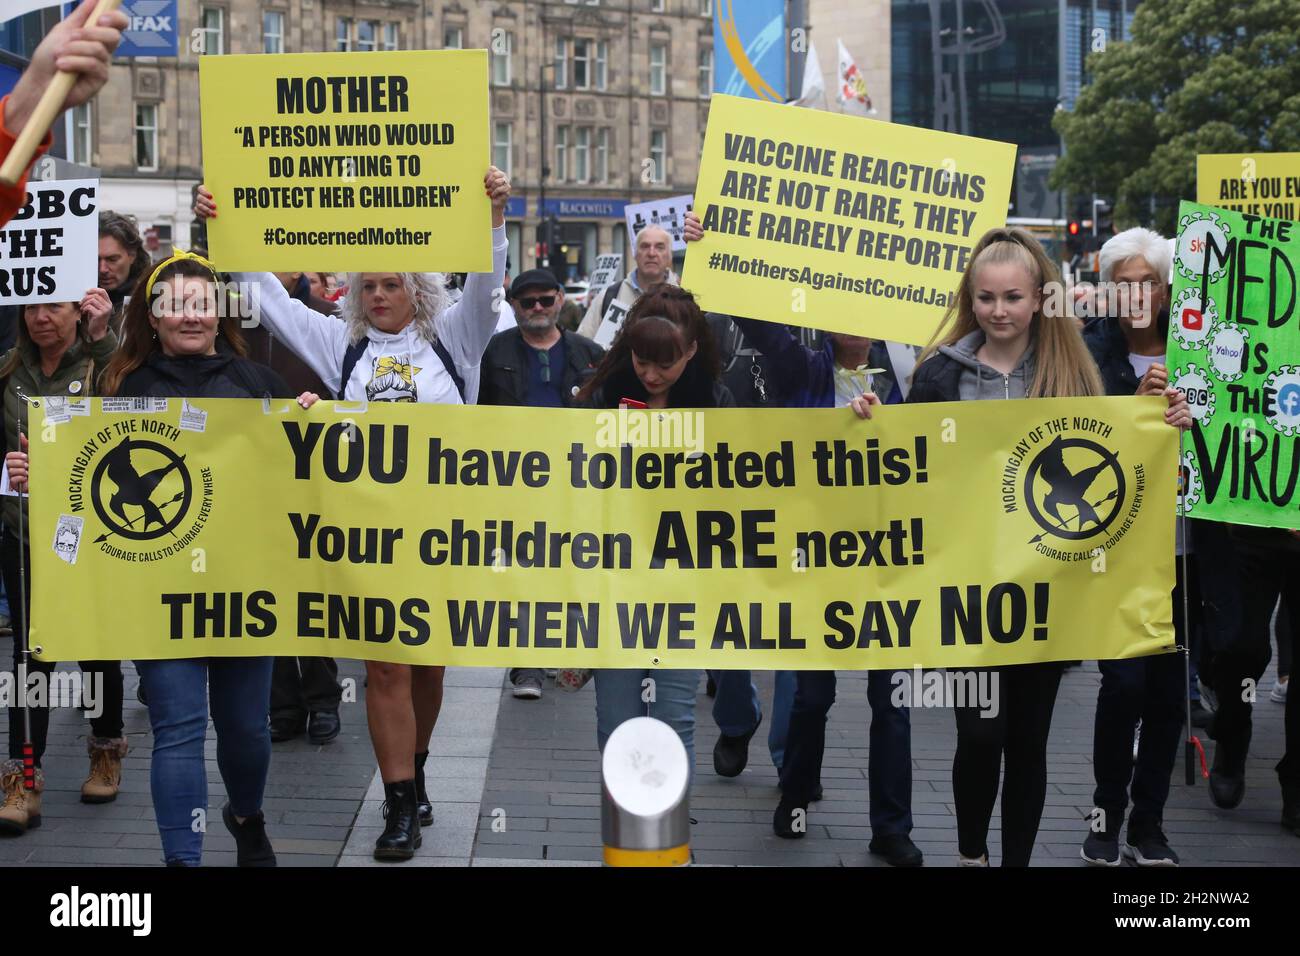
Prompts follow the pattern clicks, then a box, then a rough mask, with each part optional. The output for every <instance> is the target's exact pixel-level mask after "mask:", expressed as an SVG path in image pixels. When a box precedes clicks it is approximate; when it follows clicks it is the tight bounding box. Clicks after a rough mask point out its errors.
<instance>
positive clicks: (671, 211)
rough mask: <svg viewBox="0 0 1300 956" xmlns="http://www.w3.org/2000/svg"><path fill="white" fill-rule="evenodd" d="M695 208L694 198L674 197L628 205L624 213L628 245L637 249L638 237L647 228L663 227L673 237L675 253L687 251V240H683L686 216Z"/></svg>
mask: <svg viewBox="0 0 1300 956" xmlns="http://www.w3.org/2000/svg"><path fill="white" fill-rule="evenodd" d="M694 206H695V197H694V196H673V197H672V198H670V199H655V200H653V201H651V202H639V203H635V204H633V205H628V206H627V207H625V209H624V211H623V215H624V216H626V217H627V236H628V245H629V246H630V247H631V248H632V249H634V250H635V249H636V235H637V233H638V232H640V231H641V230H642V229H644V228H645V227H646V226H661V227H663V228H664V229H667V230H668V234H669V235H670V236H672V237H673V249H672V251H673V252H682V251H684V250H685V249H686V240H685V239H683V238H682V228H683V227H684V226H685V225H686V214H687V213H688V212H690V211H691V210H692V209H693V208H694Z"/></svg>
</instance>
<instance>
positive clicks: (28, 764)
mask: <svg viewBox="0 0 1300 956" xmlns="http://www.w3.org/2000/svg"><path fill="white" fill-rule="evenodd" d="M14 392H15V394H17V396H18V401H20V402H22V403H23V404H24V405H29V406H31V407H32V408H36V407H39V405H40V403H39V402H35V401H32V400H31V399H29V398H28V397H27V396H26V395H25V394H23V390H22V389H21V388H18V387H17V386H15V387H14ZM21 422H22V416H19V423H20V427H19V430H18V434H19V437H20V438H21V436H22V427H21ZM28 477H29V479H30V475H29V476H28ZM29 486H30V481H29ZM25 494H26V492H21V493H19V494H18V608H17V614H16V615H15V617H16V618H17V619H18V633H19V634H21V635H22V638H21V639H22V654H21V656H20V657H19V659H18V686H19V688H21V690H20V692H19V693H20V695H21V696H20V697H19V698H18V706H19V707H20V708H21V709H22V712H23V787H24V789H26V790H35V789H36V753H35V748H34V747H33V745H32V712H31V709H30V708H29V707H28V706H27V705H28V703H29V701H28V699H27V698H28V688H27V671H28V667H29V665H30V663H31V659H32V649H31V642H30V640H29V637H28V634H27V560H26V555H27V544H26V540H25V537H24V528H23V524H24V521H23V504H24V502H23V497H24V496H25Z"/></svg>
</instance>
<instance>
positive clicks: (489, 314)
mask: <svg viewBox="0 0 1300 956" xmlns="http://www.w3.org/2000/svg"><path fill="white" fill-rule="evenodd" d="M483 188H484V190H485V191H486V193H487V194H488V196H489V197H490V198H491V200H492V271H491V272H487V273H471V274H470V275H469V276H468V277H467V278H466V280H465V291H464V294H463V295H462V296H461V298H460V299H459V300H458V301H457V302H455V303H452V302H451V298H450V296H449V295H448V294H447V291H446V289H445V287H444V280H443V277H442V276H441V275H439V274H436V273H413V272H362V273H352V274H349V275H348V276H347V280H346V281H347V286H348V291H347V295H346V296H345V297H344V299H343V308H342V316H343V320H344V321H342V322H340V321H338V320H337V319H334V318H330V317H328V316H324V315H321V314H319V313H317V312H313V311H312V310H311V309H309V308H307V307H306V306H305V305H303V304H302V303H301V302H298V301H296V300H294V299H291V298H290V297H289V294H288V293H287V292H285V290H284V286H283V284H281V282H280V281H279V280H278V279H276V277H275V276H274V275H272V274H271V273H269V272H263V273H243V274H238V275H236V276H235V278H236V279H237V280H239V281H243V282H251V283H254V284H255V287H256V288H255V298H256V300H257V306H258V309H257V311H256V312H255V314H256V315H258V316H259V318H260V321H262V322H264V323H265V324H266V326H267V327H268V328H269V329H270V330H271V332H272V333H273V334H274V335H275V337H276V338H278V339H280V340H281V341H282V342H284V344H285V345H287V346H288V347H289V348H290V349H292V350H293V351H294V352H295V353H296V354H297V355H298V357H299V358H301V359H302V360H303V361H304V362H306V363H307V364H308V365H310V366H311V367H312V369H313V370H314V371H315V372H316V374H317V375H319V376H320V377H321V379H322V381H324V382H325V384H326V386H328V387H329V388H332V389H334V392H335V394H337V395H339V396H340V397H342V398H344V399H346V400H349V401H359V400H366V401H372V402H376V401H377V402H383V401H390V402H435V403H443V404H451V405H459V404H462V403H473V402H474V401H475V399H476V398H477V396H478V383H479V361H480V359H481V358H482V356H483V350H484V349H485V348H487V344H488V340H489V339H490V338H491V337H492V333H493V331H494V330H495V329H496V323H497V308H496V306H497V302H496V295H497V293H498V290H500V289H501V286H502V282H503V281H504V277H505V271H506V250H507V243H506V231H505V207H506V200H507V199H509V198H510V180H509V179H508V178H507V176H506V174H505V173H503V172H501V170H499V169H497V168H496V167H495V166H493V167H489V169H488V171H487V175H486V176H484V177H483ZM194 211H195V213H196V214H197V215H198V216H199V217H200V218H205V219H206V218H211V217H214V216H215V215H216V214H217V209H216V206H215V204H214V203H213V202H212V194H211V193H209V192H208V191H207V190H206V189H204V188H203V187H202V186H200V187H199V190H198V193H197V197H196V199H195V204H194ZM442 675H443V668H441V667H409V666H405V665H400V664H387V663H383V662H378V661H367V662H366V677H367V686H366V718H367V720H368V722H369V724H370V739H371V742H372V743H373V744H374V748H375V757H376V759H377V760H378V762H379V773H380V776H381V777H382V778H383V781H384V799H385V804H386V805H385V811H384V812H385V815H386V821H385V825H384V832H383V834H382V835H381V836H380V837H379V839H378V840H377V841H376V843H375V858H376V859H380V860H409V859H410V858H411V857H412V856H414V855H415V851H416V849H417V848H418V847H419V846H420V842H421V837H420V825H421V824H422V823H423V824H424V825H425V826H429V825H430V824H432V823H433V807H432V805H431V804H430V803H429V800H428V798H427V796H426V794H425V788H424V762H425V759H426V758H427V757H428V750H429V738H430V737H431V736H432V734H433V727H434V724H435V723H436V722H437V719H438V711H439V709H440V707H441V705H442Z"/></svg>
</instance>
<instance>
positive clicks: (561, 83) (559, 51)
mask: <svg viewBox="0 0 1300 956" xmlns="http://www.w3.org/2000/svg"><path fill="white" fill-rule="evenodd" d="M568 44H569V41H568V40H566V39H564V37H556V38H555V88H556V89H557V90H562V89H564V88H565V87H567V86H568V85H569V45H568Z"/></svg>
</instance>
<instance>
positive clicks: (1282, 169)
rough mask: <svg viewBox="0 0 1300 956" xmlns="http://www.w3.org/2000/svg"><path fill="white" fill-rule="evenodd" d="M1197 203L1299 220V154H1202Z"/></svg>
mask: <svg viewBox="0 0 1300 956" xmlns="http://www.w3.org/2000/svg"><path fill="white" fill-rule="evenodd" d="M1196 201H1197V202H1198V203H1200V204H1201V205H1203V206H1219V207H1220V208H1222V209H1231V210H1232V211H1233V212H1241V213H1246V214H1247V215H1251V216H1263V217H1264V218H1266V219H1287V220H1291V221H1294V220H1297V219H1300V153H1202V154H1201V155H1199V156H1197V157H1196Z"/></svg>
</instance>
